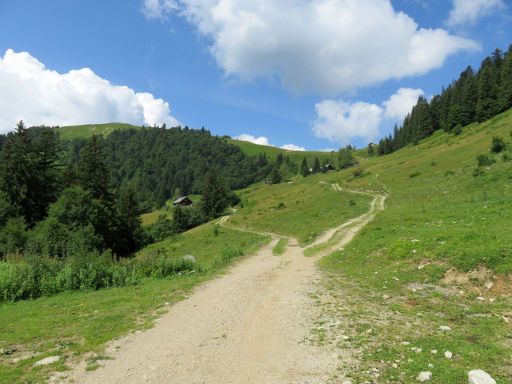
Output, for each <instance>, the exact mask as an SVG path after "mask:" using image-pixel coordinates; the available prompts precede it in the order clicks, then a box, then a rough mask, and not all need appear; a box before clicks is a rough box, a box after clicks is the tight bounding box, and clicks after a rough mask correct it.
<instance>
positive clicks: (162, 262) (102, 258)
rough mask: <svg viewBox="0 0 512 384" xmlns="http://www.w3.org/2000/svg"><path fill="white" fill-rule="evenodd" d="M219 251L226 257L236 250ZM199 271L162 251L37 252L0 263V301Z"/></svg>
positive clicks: (187, 262)
mask: <svg viewBox="0 0 512 384" xmlns="http://www.w3.org/2000/svg"><path fill="white" fill-rule="evenodd" d="M237 252H238V253H237V254H235V253H236V252H234V251H230V252H228V253H226V254H223V258H225V259H227V260H229V259H230V258H231V257H234V256H233V255H238V254H239V253H240V251H237ZM191 271H202V268H201V267H200V266H199V265H197V264H196V263H195V262H193V261H191V260H183V259H171V258H168V257H166V256H165V255H149V257H145V258H137V259H131V260H122V261H117V260H116V259H115V258H114V257H113V256H112V254H111V253H110V252H104V253H102V254H100V253H94V252H83V253H79V254H76V255H74V256H71V257H68V258H66V259H64V260H59V259H55V258H49V257H41V256H37V255H28V256H24V257H21V256H15V257H10V258H9V259H8V261H6V262H1V263H0V301H17V300H23V299H31V298H37V297H41V296H50V295H54V294H56V293H59V292H65V291H76V290H81V291H84V290H97V289H101V288H112V287H123V286H127V285H135V284H138V283H139V282H140V281H141V279H142V278H144V277H152V278H163V277H167V276H172V275H176V274H181V273H183V272H191Z"/></svg>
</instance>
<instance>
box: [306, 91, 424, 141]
mask: <svg viewBox="0 0 512 384" xmlns="http://www.w3.org/2000/svg"><path fill="white" fill-rule="evenodd" d="M423 94H424V92H423V90H422V89H413V88H400V89H399V90H398V91H397V92H396V93H395V94H393V95H391V96H390V97H389V99H388V100H386V101H384V102H383V103H382V105H381V106H379V105H377V104H370V103H364V102H355V103H349V102H345V101H342V100H323V101H321V102H319V103H317V104H316V105H315V109H316V114H317V118H316V120H315V122H314V125H313V133H314V134H315V136H317V137H320V138H324V139H328V140H329V141H331V142H336V143H340V144H349V143H351V142H352V141H353V140H354V139H365V140H366V141H373V140H375V139H376V138H377V137H378V135H379V127H380V125H381V123H382V122H383V120H384V119H392V120H397V121H401V120H403V118H404V117H405V116H407V114H408V113H409V112H411V110H412V108H413V107H414V106H415V105H416V102H417V101H418V97H420V96H422V95H423Z"/></svg>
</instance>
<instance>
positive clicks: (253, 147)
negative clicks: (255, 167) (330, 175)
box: [227, 139, 338, 165]
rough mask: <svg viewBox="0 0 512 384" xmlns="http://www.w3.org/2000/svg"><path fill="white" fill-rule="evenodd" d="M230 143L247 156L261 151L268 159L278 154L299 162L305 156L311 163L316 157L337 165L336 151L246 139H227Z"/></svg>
mask: <svg viewBox="0 0 512 384" xmlns="http://www.w3.org/2000/svg"><path fill="white" fill-rule="evenodd" d="M227 141H228V142H229V143H230V144H233V145H236V146H238V147H240V148H241V149H242V151H244V153H246V154H248V155H249V156H256V155H259V154H260V153H263V154H265V155H266V156H267V158H268V159H271V160H275V159H276V158H277V156H278V155H279V154H281V155H282V156H288V157H289V158H290V160H292V161H293V162H295V163H298V164H300V163H301V162H302V159H303V158H304V157H306V159H307V160H308V164H310V165H312V164H313V162H314V161H315V158H316V157H318V159H319V160H320V162H322V161H328V162H330V163H331V164H333V165H337V163H338V158H337V154H336V152H321V151H288V150H286V149H281V148H277V147H271V146H268V145H259V144H254V143H251V142H248V141H241V140H233V139H227Z"/></svg>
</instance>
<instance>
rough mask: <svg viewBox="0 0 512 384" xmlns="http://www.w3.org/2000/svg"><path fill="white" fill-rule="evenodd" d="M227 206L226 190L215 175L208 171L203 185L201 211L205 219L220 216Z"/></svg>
mask: <svg viewBox="0 0 512 384" xmlns="http://www.w3.org/2000/svg"><path fill="white" fill-rule="evenodd" d="M227 206H228V190H227V188H226V186H225V185H224V183H223V182H222V181H221V180H220V178H219V176H218V175H217V173H216V172H215V171H213V170H210V171H209V172H208V173H207V175H206V178H205V180H204V183H203V193H202V197H201V209H202V212H203V215H204V217H205V219H207V220H211V219H214V218H216V217H219V216H220V215H222V213H223V212H224V210H225V209H226V208H227Z"/></svg>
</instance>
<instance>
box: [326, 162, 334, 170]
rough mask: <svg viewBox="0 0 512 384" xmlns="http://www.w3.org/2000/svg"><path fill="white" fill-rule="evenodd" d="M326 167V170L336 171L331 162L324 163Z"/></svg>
mask: <svg viewBox="0 0 512 384" xmlns="http://www.w3.org/2000/svg"><path fill="white" fill-rule="evenodd" d="M324 169H325V170H326V171H334V167H333V166H332V165H331V164H329V163H327V164H325V165H324Z"/></svg>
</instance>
